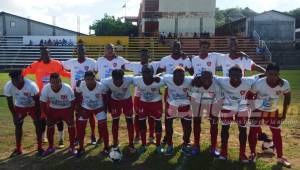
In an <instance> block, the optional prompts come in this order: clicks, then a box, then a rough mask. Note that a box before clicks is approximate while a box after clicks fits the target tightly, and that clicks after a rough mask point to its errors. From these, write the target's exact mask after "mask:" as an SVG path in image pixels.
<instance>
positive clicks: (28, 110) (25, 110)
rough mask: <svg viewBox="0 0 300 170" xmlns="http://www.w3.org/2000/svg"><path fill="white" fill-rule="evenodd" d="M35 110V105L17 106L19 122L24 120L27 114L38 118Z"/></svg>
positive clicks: (34, 118)
mask: <svg viewBox="0 0 300 170" xmlns="http://www.w3.org/2000/svg"><path fill="white" fill-rule="evenodd" d="M35 112H36V109H35V107H27V108H22V107H17V106H15V114H16V117H17V121H18V122H22V121H23V119H24V118H25V117H26V116H27V115H29V116H30V117H31V118H32V120H37V117H36V113H35Z"/></svg>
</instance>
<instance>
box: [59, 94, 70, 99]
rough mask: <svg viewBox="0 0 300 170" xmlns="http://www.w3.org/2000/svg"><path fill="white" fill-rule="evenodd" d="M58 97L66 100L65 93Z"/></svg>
mask: <svg viewBox="0 0 300 170" xmlns="http://www.w3.org/2000/svg"><path fill="white" fill-rule="evenodd" d="M60 98H61V99H62V100H66V99H67V98H68V96H67V95H61V96H60Z"/></svg>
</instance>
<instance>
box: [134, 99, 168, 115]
mask: <svg viewBox="0 0 300 170" xmlns="http://www.w3.org/2000/svg"><path fill="white" fill-rule="evenodd" d="M147 116H150V117H152V118H154V119H160V118H161V116H162V101H157V102H143V101H140V111H139V119H145V118H146V117H147Z"/></svg>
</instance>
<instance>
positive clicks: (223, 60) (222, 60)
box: [218, 54, 255, 77]
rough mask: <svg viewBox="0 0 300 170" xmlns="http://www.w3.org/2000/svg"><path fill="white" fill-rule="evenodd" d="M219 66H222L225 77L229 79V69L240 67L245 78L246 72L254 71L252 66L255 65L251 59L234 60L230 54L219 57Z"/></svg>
mask: <svg viewBox="0 0 300 170" xmlns="http://www.w3.org/2000/svg"><path fill="white" fill-rule="evenodd" d="M218 64H219V65H221V66H222V71H223V76H224V77H229V69H230V68H232V67H234V66H239V67H240V68H241V69H242V73H243V76H245V71H246V70H252V66H253V65H254V64H255V63H254V61H253V60H251V59H250V58H248V59H246V58H243V59H241V58H236V59H232V58H230V57H229V54H223V55H220V57H218Z"/></svg>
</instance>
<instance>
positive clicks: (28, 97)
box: [4, 70, 43, 157]
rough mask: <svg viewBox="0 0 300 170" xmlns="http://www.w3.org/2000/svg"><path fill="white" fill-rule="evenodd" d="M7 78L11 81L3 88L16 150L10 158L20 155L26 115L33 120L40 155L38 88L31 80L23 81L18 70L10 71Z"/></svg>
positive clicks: (41, 151)
mask: <svg viewBox="0 0 300 170" xmlns="http://www.w3.org/2000/svg"><path fill="white" fill-rule="evenodd" d="M9 76H10V78H11V81H9V82H7V83H6V85H5V87H4V95H5V96H6V98H7V104H8V108H9V110H10V112H11V114H12V117H13V122H14V125H15V136H16V149H15V150H14V152H13V153H12V154H11V157H14V156H17V155H20V154H22V133H23V121H24V118H25V117H26V116H27V115H30V116H31V118H32V119H33V123H34V126H35V132H36V137H37V144H38V145H37V146H38V147H37V150H38V155H41V154H42V153H43V149H42V131H41V126H40V114H41V113H40V107H39V90H38V87H37V85H36V84H35V83H34V82H32V81H31V80H28V79H24V77H23V76H22V74H21V71H19V70H18V71H11V72H10V73H9Z"/></svg>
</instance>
